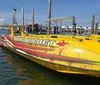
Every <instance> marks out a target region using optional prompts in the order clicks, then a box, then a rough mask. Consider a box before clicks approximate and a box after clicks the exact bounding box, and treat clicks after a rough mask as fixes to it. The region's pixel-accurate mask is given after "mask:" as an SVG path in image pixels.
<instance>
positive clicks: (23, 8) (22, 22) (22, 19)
mask: <svg viewBox="0 0 100 85" xmlns="http://www.w3.org/2000/svg"><path fill="white" fill-rule="evenodd" d="M23 30H24V8H23V7H22V31H23Z"/></svg>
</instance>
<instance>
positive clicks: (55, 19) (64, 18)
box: [46, 17, 75, 22]
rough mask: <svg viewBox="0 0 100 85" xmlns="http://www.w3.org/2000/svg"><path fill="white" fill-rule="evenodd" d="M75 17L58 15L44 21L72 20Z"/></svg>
mask: <svg viewBox="0 0 100 85" xmlns="http://www.w3.org/2000/svg"><path fill="white" fill-rule="evenodd" d="M73 19H75V17H60V18H54V19H48V20H46V22H56V21H62V20H73Z"/></svg>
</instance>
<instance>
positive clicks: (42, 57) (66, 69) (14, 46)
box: [0, 36, 100, 76]
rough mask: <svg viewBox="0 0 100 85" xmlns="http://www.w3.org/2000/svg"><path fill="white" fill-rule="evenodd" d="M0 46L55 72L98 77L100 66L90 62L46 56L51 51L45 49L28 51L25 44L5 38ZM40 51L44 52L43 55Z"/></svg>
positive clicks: (53, 55)
mask: <svg viewBox="0 0 100 85" xmlns="http://www.w3.org/2000/svg"><path fill="white" fill-rule="evenodd" d="M12 39H13V38H12ZM61 45H62V44H61ZM0 46H1V47H4V48H6V49H8V50H10V51H12V52H14V53H16V54H19V55H21V56H22V57H24V58H27V59H29V60H31V61H33V62H36V63H38V64H40V65H43V66H45V67H47V68H50V69H52V70H55V71H57V72H62V73H73V74H84V75H91V76H100V68H99V67H100V65H99V64H95V63H94V62H93V61H90V60H84V59H81V58H70V57H67V56H66V57H62V56H59V55H56V56H55V54H47V51H48V50H50V51H52V49H49V48H48V49H46V47H45V48H44V49H43V48H41V49H40V48H38V46H37V48H35V49H36V50H34V49H30V48H28V47H27V45H26V44H25V45H24V43H21V42H16V41H14V40H10V39H9V38H8V37H6V36H4V37H3V38H2V39H1V44H0ZM31 46H32V45H31ZM26 47H27V48H26ZM41 47H43V46H41ZM52 48H54V47H52ZM37 49H38V50H37ZM41 50H45V53H44V52H41Z"/></svg>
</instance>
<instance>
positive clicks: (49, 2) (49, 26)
mask: <svg viewBox="0 0 100 85" xmlns="http://www.w3.org/2000/svg"><path fill="white" fill-rule="evenodd" d="M48 19H51V0H49V1H48ZM50 30H51V22H50V21H48V34H50V32H51V31H50Z"/></svg>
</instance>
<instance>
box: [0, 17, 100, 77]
mask: <svg viewBox="0 0 100 85" xmlns="http://www.w3.org/2000/svg"><path fill="white" fill-rule="evenodd" d="M66 19H68V20H70V19H71V20H73V32H71V35H70V34H69V35H66V33H65V35H61V33H59V32H58V31H57V28H55V30H54V31H55V32H54V34H50V27H48V31H47V32H48V34H46V35H45V33H44V32H46V31H43V30H42V31H43V32H42V33H40V34H29V33H27V32H26V31H24V32H26V34H25V33H24V32H23V29H24V27H22V26H18V25H15V26H14V25H13V26H10V30H9V35H2V37H1V39H0V46H1V47H5V48H6V49H9V50H11V51H13V52H14V53H16V54H19V55H21V56H23V57H25V58H27V59H29V60H31V61H33V62H36V63H39V64H41V65H43V66H45V67H48V68H50V69H53V70H56V71H58V72H63V73H73V74H85V75H91V76H100V36H99V35H95V34H92V35H91V36H82V35H77V34H76V33H75V32H76V31H75V18H74V17H72V18H57V19H49V20H47V21H48V22H51V21H54V22H56V21H59V20H61V21H62V20H66ZM49 25H50V23H49ZM32 27H33V25H32ZM36 28H37V26H36ZM18 29H19V30H18ZM15 30H17V33H16V31H15ZM37 31H38V30H36V33H38V32H37ZM60 31H61V30H60ZM62 32H63V31H62Z"/></svg>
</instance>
